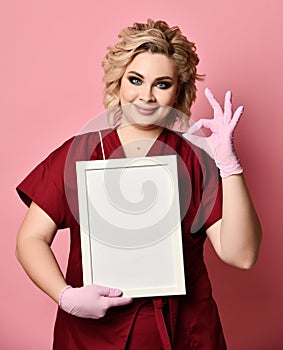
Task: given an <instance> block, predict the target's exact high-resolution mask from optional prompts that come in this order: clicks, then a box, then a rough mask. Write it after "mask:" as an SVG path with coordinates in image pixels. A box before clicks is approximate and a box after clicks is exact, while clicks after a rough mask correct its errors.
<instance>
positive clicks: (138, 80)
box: [128, 77, 172, 90]
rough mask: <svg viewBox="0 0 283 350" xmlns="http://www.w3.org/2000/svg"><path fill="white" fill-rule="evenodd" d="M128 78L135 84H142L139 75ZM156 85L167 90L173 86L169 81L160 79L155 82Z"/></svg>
mask: <svg viewBox="0 0 283 350" xmlns="http://www.w3.org/2000/svg"><path fill="white" fill-rule="evenodd" d="M128 80H129V82H130V83H131V84H133V85H141V83H142V81H141V79H140V78H137V77H128ZM160 85H162V86H160ZM155 86H156V87H157V88H159V89H161V90H166V89H169V88H170V87H171V86H172V84H171V83H169V82H167V81H159V82H157V83H156V84H155Z"/></svg>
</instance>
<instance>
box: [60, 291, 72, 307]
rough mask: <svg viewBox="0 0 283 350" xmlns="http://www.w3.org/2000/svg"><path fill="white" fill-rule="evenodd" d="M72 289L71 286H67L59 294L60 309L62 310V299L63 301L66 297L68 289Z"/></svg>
mask: <svg viewBox="0 0 283 350" xmlns="http://www.w3.org/2000/svg"><path fill="white" fill-rule="evenodd" d="M70 288H72V287H71V286H70V285H66V286H65V287H64V288H63V289H62V290H61V292H60V293H59V296H58V305H59V307H61V308H62V299H63V297H64V294H65V292H66V291H67V290H68V289H70Z"/></svg>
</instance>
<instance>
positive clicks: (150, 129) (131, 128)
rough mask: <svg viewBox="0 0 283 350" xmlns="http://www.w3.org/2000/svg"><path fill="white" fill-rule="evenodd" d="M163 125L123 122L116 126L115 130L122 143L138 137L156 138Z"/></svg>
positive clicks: (138, 138)
mask: <svg viewBox="0 0 283 350" xmlns="http://www.w3.org/2000/svg"><path fill="white" fill-rule="evenodd" d="M162 130H163V127H162V126H159V125H148V126H139V125H137V124H126V125H125V124H124V125H121V126H119V127H118V129H117V132H118V135H119V137H120V139H121V140H122V143H127V142H131V141H134V140H140V139H153V140H155V139H157V138H158V136H159V135H160V133H161V132H162Z"/></svg>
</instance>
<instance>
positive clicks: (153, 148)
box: [113, 128, 165, 158]
mask: <svg viewBox="0 0 283 350" xmlns="http://www.w3.org/2000/svg"><path fill="white" fill-rule="evenodd" d="M113 136H114V137H115V142H114V144H115V145H119V155H121V158H127V156H126V154H125V152H124V149H123V145H122V143H121V140H120V137H119V135H118V132H117V129H114V130H113ZM164 138H165V128H163V129H162V131H161V133H160V134H159V135H158V137H157V138H156V139H155V140H154V142H153V144H152V145H151V147H150V148H149V150H148V152H147V153H146V155H144V156H143V157H150V156H152V155H153V154H154V153H156V152H155V151H156V150H157V149H160V147H158V143H159V142H162V141H164ZM116 151H117V148H116ZM115 158H116V157H115Z"/></svg>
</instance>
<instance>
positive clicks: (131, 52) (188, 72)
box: [102, 19, 204, 124]
mask: <svg viewBox="0 0 283 350" xmlns="http://www.w3.org/2000/svg"><path fill="white" fill-rule="evenodd" d="M118 38H119V39H120V41H119V42H118V43H117V44H116V45H115V46H111V47H108V52H107V54H106V56H105V57H104V59H103V61H102V67H103V69H104V77H103V81H104V83H105V94H104V101H103V102H104V106H105V108H106V109H108V110H109V109H110V110H112V111H113V110H114V111H115V110H116V109H118V108H119V105H120V98H119V91H120V84H121V79H122V77H123V75H124V73H125V71H126V67H127V66H128V65H129V64H130V63H131V62H132V60H133V59H134V58H135V57H136V56H137V55H138V54H139V53H142V52H146V51H149V52H151V53H161V54H164V55H166V56H167V57H169V58H171V59H172V60H173V62H174V65H175V69H176V72H177V75H178V91H177V98H176V101H175V104H174V105H173V108H174V109H175V110H176V111H177V115H176V114H175V116H173V117H172V115H171V117H170V124H172V123H174V122H175V121H176V119H177V118H180V119H181V120H180V121H182V122H186V121H188V119H189V116H190V115H191V109H190V108H191V105H192V103H193V102H194V100H195V99H196V90H197V89H196V80H202V79H203V77H204V76H203V75H199V74H198V73H197V69H196V66H197V64H198V63H199V58H198V56H197V54H196V47H195V44H194V43H193V42H190V41H189V40H188V39H187V38H186V37H185V36H184V35H183V34H182V33H181V31H180V29H179V28H178V27H176V26H175V27H169V26H168V24H167V23H166V22H164V21H156V22H155V21H153V20H152V19H148V20H147V23H134V24H133V26H132V27H128V28H125V29H123V30H122V31H121V33H120V34H119V35H118ZM172 118H173V119H172Z"/></svg>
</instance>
